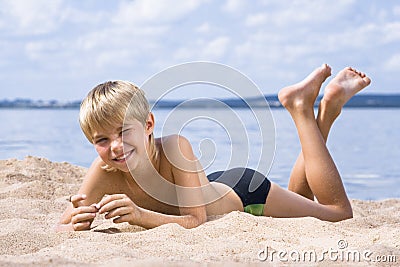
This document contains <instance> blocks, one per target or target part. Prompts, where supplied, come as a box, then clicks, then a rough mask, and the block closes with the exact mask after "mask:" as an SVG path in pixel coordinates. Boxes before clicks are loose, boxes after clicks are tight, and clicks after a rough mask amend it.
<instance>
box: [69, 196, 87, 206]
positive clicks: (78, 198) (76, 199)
mask: <svg viewBox="0 0 400 267" xmlns="http://www.w3.org/2000/svg"><path fill="white" fill-rule="evenodd" d="M85 199H86V195H85V194H78V195H73V196H71V197H70V201H71V203H72V205H73V206H74V208H77V207H79V206H80V205H79V204H80V203H79V202H80V201H82V200H85Z"/></svg>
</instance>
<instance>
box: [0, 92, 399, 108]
mask: <svg viewBox="0 0 400 267" xmlns="http://www.w3.org/2000/svg"><path fill="white" fill-rule="evenodd" d="M320 99H321V96H319V97H318V99H317V101H316V106H317V105H318V103H319V101H320ZM265 100H266V101H267V102H268V105H269V106H270V107H271V108H282V105H281V104H280V102H279V100H278V96H277V95H265V98H264V99H263V98H262V97H257V98H247V99H239V98H235V99H234V98H226V99H216V101H211V100H207V99H197V100H196V99H195V100H194V101H193V100H191V101H190V104H186V103H185V101H186V100H162V101H158V102H156V103H155V102H154V101H150V104H151V106H152V107H153V108H155V109H171V108H175V107H177V106H179V107H180V108H221V107H226V106H229V107H231V108H249V107H252V108H257V107H260V108H261V107H265V106H266V103H265ZM80 103H81V101H80V100H77V101H68V102H62V101H57V100H49V101H44V100H31V99H23V98H17V99H15V100H6V99H4V100H0V109H79V107H80ZM221 103H222V104H221ZM345 108H400V94H361V95H356V96H354V97H353V98H352V99H350V101H349V102H348V103H347V104H346V105H345Z"/></svg>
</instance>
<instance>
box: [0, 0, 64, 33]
mask: <svg viewBox="0 0 400 267" xmlns="http://www.w3.org/2000/svg"><path fill="white" fill-rule="evenodd" d="M62 4H63V3H62V0H54V1H47V0H35V1H24V0H12V1H1V2H0V7H1V9H2V18H1V19H0V20H3V21H2V22H1V23H0V25H2V27H3V29H6V30H7V31H9V32H12V33H16V34H19V35H22V34H32V35H35V34H46V33H49V32H51V31H54V30H55V29H57V27H58V25H59V22H60V20H61V19H62V12H63V11H62Z"/></svg>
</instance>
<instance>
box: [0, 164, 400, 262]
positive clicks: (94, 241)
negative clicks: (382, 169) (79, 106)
mask: <svg viewBox="0 0 400 267" xmlns="http://www.w3.org/2000/svg"><path fill="white" fill-rule="evenodd" d="M85 172H86V169H85V168H83V167H78V166H74V165H71V164H69V163H57V162H50V161H49V160H47V159H43V158H36V157H27V158H25V159H24V160H16V159H9V160H1V161H0V207H1V208H0V236H1V239H0V240H1V241H0V253H1V256H0V265H1V266H32V265H36V266H82V265H85V266H155V265H170V266H187V265H189V264H190V265H192V266H204V265H213V266H214V265H215V266H235V265H242V264H245V265H251V266H261V265H264V264H266V263H269V264H271V263H272V264H274V265H281V264H283V265H292V264H298V263H300V264H302V265H307V266H309V265H324V266H325V265H333V266H336V265H337V266H341V265H363V266H364V265H368V266H390V265H392V266H398V265H399V264H400V199H386V200H382V201H361V200H352V204H353V209H354V218H353V219H350V220H346V221H342V222H338V223H330V222H323V221H320V220H317V219H314V218H296V219H278V218H268V217H255V216H252V215H249V214H246V213H242V212H231V213H229V214H226V215H224V216H220V217H217V218H209V221H208V222H207V223H205V224H203V225H201V226H199V227H197V228H195V229H189V230H188V229H184V228H182V227H180V226H179V225H177V224H168V225H163V226H161V227H157V228H155V229H151V230H145V229H143V228H140V227H137V226H131V225H128V224H126V223H124V224H118V225H117V224H113V223H112V222H110V221H108V220H105V219H104V218H101V217H98V218H96V220H95V222H94V223H93V226H94V228H93V229H92V230H91V231H86V232H64V233H56V232H55V231H54V230H53V227H54V225H55V224H56V222H57V220H58V218H59V217H60V215H61V213H62V212H63V210H64V209H65V207H66V206H67V205H68V202H67V197H68V196H69V195H71V194H72V193H75V192H76V191H77V190H78V187H79V185H80V183H81V181H82V178H83V176H84V174H85Z"/></svg>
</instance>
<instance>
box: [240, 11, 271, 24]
mask: <svg viewBox="0 0 400 267" xmlns="http://www.w3.org/2000/svg"><path fill="white" fill-rule="evenodd" d="M266 21H267V15H266V14H265V13H258V14H251V15H249V16H247V18H246V21H245V24H246V26H250V27H252V26H261V25H264V24H265V22H266Z"/></svg>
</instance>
